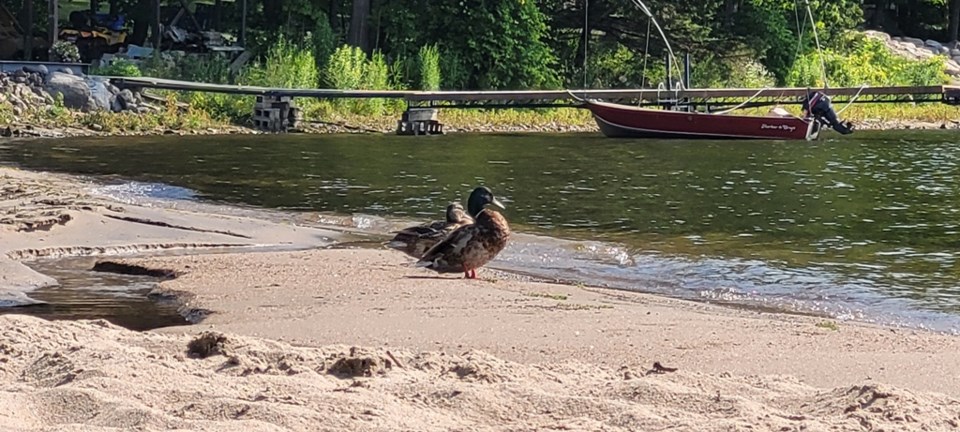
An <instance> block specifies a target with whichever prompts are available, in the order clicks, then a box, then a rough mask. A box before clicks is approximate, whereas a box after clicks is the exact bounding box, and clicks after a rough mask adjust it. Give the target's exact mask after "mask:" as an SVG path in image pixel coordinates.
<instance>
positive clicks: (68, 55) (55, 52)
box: [50, 40, 80, 63]
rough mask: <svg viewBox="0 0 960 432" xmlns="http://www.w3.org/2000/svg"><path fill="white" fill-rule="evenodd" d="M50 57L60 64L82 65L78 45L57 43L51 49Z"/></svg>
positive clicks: (63, 42) (65, 42)
mask: <svg viewBox="0 0 960 432" xmlns="http://www.w3.org/2000/svg"><path fill="white" fill-rule="evenodd" d="M50 56H51V57H53V60H54V61H58V62H64V63H80V50H79V49H77V46H76V45H74V44H72V43H70V42H67V41H63V40H61V41H56V42H55V43H54V44H53V46H52V47H50Z"/></svg>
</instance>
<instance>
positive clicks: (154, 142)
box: [0, 131, 960, 330]
mask: <svg viewBox="0 0 960 432" xmlns="http://www.w3.org/2000/svg"><path fill="white" fill-rule="evenodd" d="M831 137H835V135H831ZM958 158H960V139H958V137H957V135H956V133H955V132H950V131H943V132H941V131H924V132H914V131H903V132H858V133H857V134H855V135H853V136H850V137H844V138H842V139H839V138H834V139H825V140H822V141H819V142H814V143H807V142H771V141H722V142H719V141H695V142H694V141H657V140H612V139H605V138H602V137H599V136H596V135H593V134H567V135H545V134H528V135H448V136H441V137H397V136H390V135H387V136H375V135H353V136H293V135H289V136H276V135H272V136H230V137H149V138H102V139H70V140H57V141H31V142H27V143H23V144H18V145H15V146H8V147H5V148H0V162H7V163H14V164H17V165H21V166H24V167H27V168H34V169H44V170H57V171H66V172H73V173H81V174H90V175H97V176H110V178H111V179H124V180H138V181H144V182H154V183H161V184H165V185H172V186H175V187H174V188H170V187H165V188H164V187H161V188H160V189H161V190H163V191H166V192H165V193H168V194H169V195H170V196H169V197H170V198H183V199H205V200H213V201H220V202H229V203H244V204H249V205H254V206H262V207H269V208H278V209H285V210H290V211H306V212H324V216H325V217H329V215H333V216H336V215H355V217H353V218H352V223H353V224H354V225H357V226H360V227H361V228H364V226H363V225H364V222H363V221H365V220H367V219H366V218H364V217H363V216H362V215H374V216H387V217H392V218H394V217H400V218H405V219H428V218H437V217H440V215H441V212H442V208H443V206H444V205H445V204H446V203H447V202H449V201H450V200H463V199H464V197H465V194H467V193H468V192H469V190H470V189H471V188H472V187H473V186H475V185H477V184H480V183H482V184H486V185H488V186H490V187H491V188H493V190H494V191H495V192H496V193H497V194H498V196H499V197H501V199H502V200H503V201H505V202H506V204H507V205H508V210H507V211H506V213H505V214H506V216H507V217H508V218H509V219H510V221H511V224H512V225H513V226H514V228H515V229H516V230H518V231H521V232H525V233H532V234H539V235H544V236H550V237H555V238H563V239H571V240H576V241H577V242H576V243H564V242H556V241H554V240H552V239H550V238H541V237H527V238H522V239H518V240H517V241H514V242H513V244H512V245H511V247H510V248H509V250H508V251H507V252H506V253H505V254H504V255H503V257H502V259H501V260H499V261H498V262H497V263H496V266H498V267H501V268H509V269H512V270H517V271H523V272H526V273H531V274H537V275H541V276H547V277H560V278H564V279H571V280H579V281H583V282H586V283H592V284H598V285H608V286H615V287H621V288H627V289H642V290H646V291H654V292H660V293H665V294H669V295H674V296H679V297H685V298H699V299H707V300H711V301H720V302H726V303H731V304H743V305H752V306H762V307H765V308H766V307H769V308H774V309H782V310H788V311H795V312H803V313H817V314H826V315H831V316H836V317H841V318H856V319H862V320H868V321H881V322H885V323H892V324H905V325H912V326H913V325H917V326H924V327H931V328H936V329H941V330H957V329H960V284H958V281H960V279H958V276H957V274H958V271H960V270H958V268H960V267H958V266H957V248H956V245H957V243H958V241H960V228H958V227H960V215H958V209H960V206H958V202H957V201H958V198H957V183H956V180H957V177H958V171H957V170H958ZM150 187H154V186H150ZM124 188H126V189H124ZM120 189H121V190H123V191H124V193H132V194H133V195H136V194H139V193H144V192H143V191H138V190H136V188H132V189H133V191H132V192H131V191H130V190H129V189H131V188H129V187H127V186H123V187H121V188H120ZM153 193H157V192H156V191H154V192H153ZM370 229H376V227H371V228H370Z"/></svg>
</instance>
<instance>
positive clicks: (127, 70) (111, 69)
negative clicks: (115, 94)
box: [90, 58, 143, 77]
mask: <svg viewBox="0 0 960 432" xmlns="http://www.w3.org/2000/svg"><path fill="white" fill-rule="evenodd" d="M90 74H91V75H102V76H118V77H138V76H142V75H143V74H142V73H141V72H140V68H139V67H137V65H135V64H133V62H130V61H129V60H125V59H121V58H118V59H114V60H113V62H111V63H110V64H108V65H106V66H102V67H98V68H94V69H93V70H91V71H90Z"/></svg>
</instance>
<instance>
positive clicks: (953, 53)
mask: <svg viewBox="0 0 960 432" xmlns="http://www.w3.org/2000/svg"><path fill="white" fill-rule="evenodd" d="M956 56H960V49H956V48H953V49H951V50H950V57H956Z"/></svg>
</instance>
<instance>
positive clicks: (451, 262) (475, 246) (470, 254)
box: [417, 186, 510, 279]
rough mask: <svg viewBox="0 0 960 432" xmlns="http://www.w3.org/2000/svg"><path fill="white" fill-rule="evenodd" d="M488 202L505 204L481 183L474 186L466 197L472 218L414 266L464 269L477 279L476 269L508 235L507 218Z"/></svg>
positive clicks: (453, 270) (500, 247)
mask: <svg viewBox="0 0 960 432" xmlns="http://www.w3.org/2000/svg"><path fill="white" fill-rule="evenodd" d="M491 206H492V207H498V208H500V209H505V208H506V207H505V206H504V205H503V204H501V203H500V201H497V199H496V197H494V196H493V192H491V191H490V189H488V188H486V187H484V186H481V187H478V188H476V189H474V190H473V193H471V194H470V199H469V200H468V201H467V211H469V212H470V214H471V215H473V217H474V221H475V222H474V223H472V224H467V225H464V226H462V227H460V228H457V229H456V230H455V231H453V232H452V233H450V235H449V236H447V237H446V238H445V239H443V241H441V242H440V243H437V244H436V245H435V246H433V247H432V248H431V249H430V250H428V251H427V252H425V253H424V254H423V257H421V258H420V261H418V262H417V267H424V268H428V269H430V270H433V271H435V272H437V273H459V272H463V274H464V276H465V277H466V278H468V279H476V277H477V269H478V268H480V267H483V266H484V265H486V264H487V263H488V262H490V261H491V260H492V259H493V258H494V257H496V256H497V254H499V253H500V251H502V250H503V248H505V247H506V246H507V240H508V239H509V238H510V225H509V224H507V219H506V218H504V217H503V215H502V214H500V212H498V211H496V210H494V209H493V208H490V207H491Z"/></svg>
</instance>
